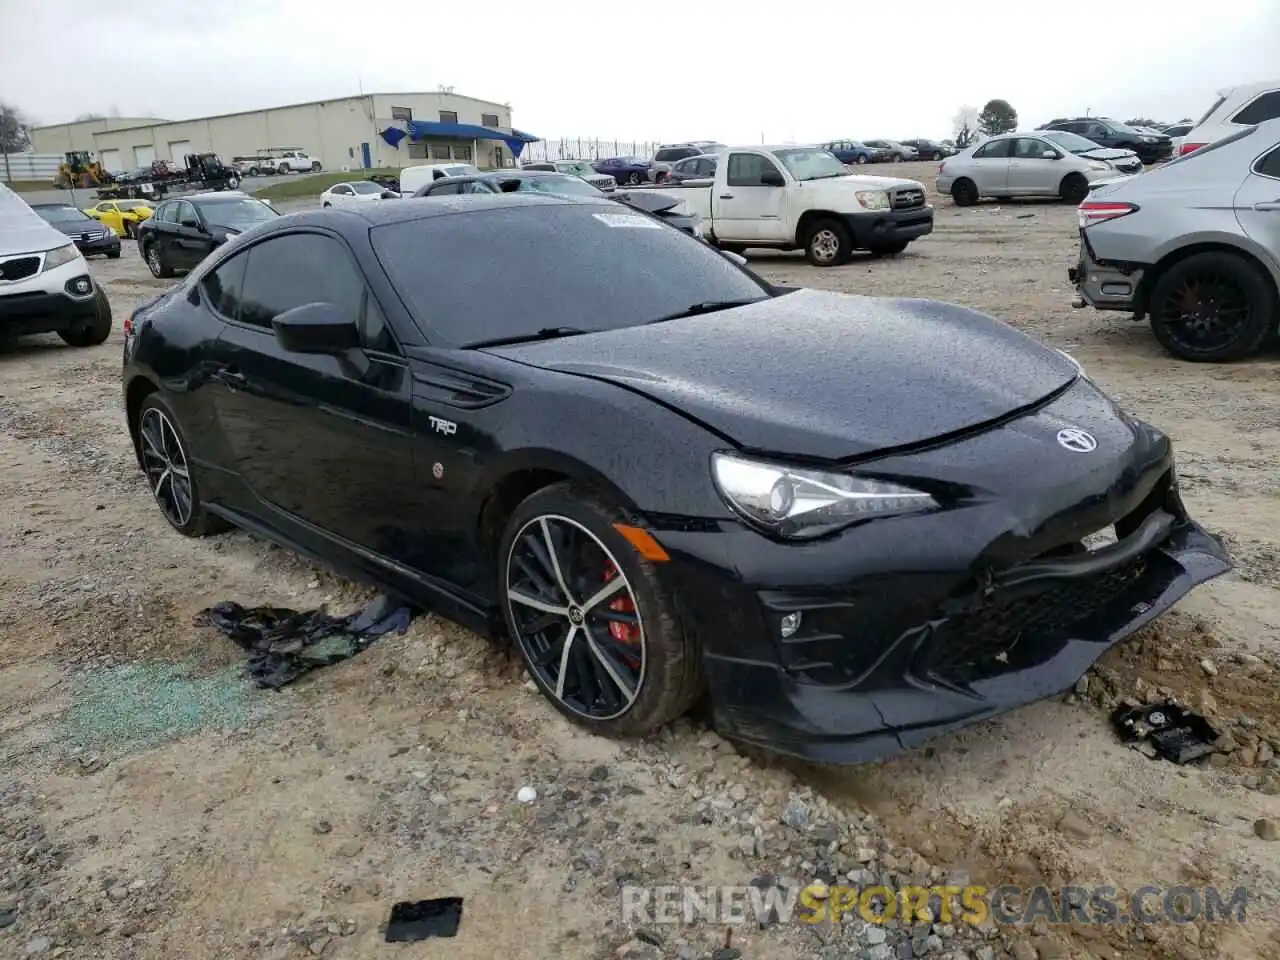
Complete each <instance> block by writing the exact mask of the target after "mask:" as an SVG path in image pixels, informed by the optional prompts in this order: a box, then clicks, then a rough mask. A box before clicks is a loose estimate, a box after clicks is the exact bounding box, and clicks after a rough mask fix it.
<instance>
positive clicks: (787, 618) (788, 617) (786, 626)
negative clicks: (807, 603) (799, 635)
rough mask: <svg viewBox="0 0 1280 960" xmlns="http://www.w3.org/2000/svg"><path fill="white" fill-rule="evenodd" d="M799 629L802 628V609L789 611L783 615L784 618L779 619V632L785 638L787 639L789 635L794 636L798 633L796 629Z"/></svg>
mask: <svg viewBox="0 0 1280 960" xmlns="http://www.w3.org/2000/svg"><path fill="white" fill-rule="evenodd" d="M799 629H800V611H799V610H797V611H796V612H794V613H788V614H785V615H783V617H782V619H781V620H779V621H778V633H780V634H781V635H782V639H783V640H786V639H788V638H789V637H794V636H795V635H796V631H797V630H799Z"/></svg>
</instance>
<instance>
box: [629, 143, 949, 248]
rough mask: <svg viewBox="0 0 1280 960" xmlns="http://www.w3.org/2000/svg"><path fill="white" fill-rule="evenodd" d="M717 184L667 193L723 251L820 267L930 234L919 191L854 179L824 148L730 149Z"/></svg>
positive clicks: (895, 182) (929, 213)
mask: <svg viewBox="0 0 1280 960" xmlns="http://www.w3.org/2000/svg"><path fill="white" fill-rule="evenodd" d="M717 160H718V162H717V164H716V172H715V177H714V179H709V180H686V181H684V182H683V183H681V184H679V185H677V186H672V187H655V188H653V189H661V190H672V191H676V192H677V193H678V194H679V195H680V196H681V198H682V199H683V200H684V201H685V206H686V208H687V210H688V212H689V213H694V214H697V215H699V216H700V217H701V218H702V221H703V224H702V226H703V230H704V231H705V232H706V237H707V239H708V240H710V241H711V242H713V243H714V244H715V245H716V246H718V247H720V248H721V249H722V250H729V251H732V252H735V253H740V252H741V251H742V250H744V249H746V248H748V247H771V248H774V249H777V250H804V252H805V256H806V257H808V259H809V262H810V263H812V264H814V265H815V266H819V267H830V266H836V265H838V264H841V263H846V262H847V261H848V260H849V257H850V255H851V254H852V253H853V251H855V250H870V251H871V252H872V253H876V254H881V255H892V254H896V253H901V252H902V251H903V250H905V249H906V248H907V244H908V243H910V242H911V241H912V240H917V239H919V238H920V237H923V236H924V235H925V234H927V233H931V232H932V231H933V208H932V207H931V206H929V203H928V198H927V195H926V194H925V189H924V185H923V184H921V183H918V182H917V181H915V180H901V179H898V178H897V177H868V176H863V175H862V174H853V173H850V172H849V169H848V168H847V167H846V166H845V165H844V164H843V163H841V162H840V161H839V160H837V159H836V158H835V156H834V155H833V154H831V153H829V152H828V151H826V150H824V149H823V148H821V147H802V146H777V147H730V148H728V149H727V150H725V151H723V152H722V153H720V154H719V156H718V158H717Z"/></svg>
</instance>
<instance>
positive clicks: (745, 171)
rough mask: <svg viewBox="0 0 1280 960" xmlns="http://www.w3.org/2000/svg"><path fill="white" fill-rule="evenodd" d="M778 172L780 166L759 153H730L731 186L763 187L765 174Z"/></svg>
mask: <svg viewBox="0 0 1280 960" xmlns="http://www.w3.org/2000/svg"><path fill="white" fill-rule="evenodd" d="M777 172H778V168H777V167H775V166H774V165H773V163H772V161H770V160H769V159H768V158H767V157H762V156H760V155H759V154H758V153H731V154H729V171H728V182H729V186H731V187H763V186H764V183H763V182H762V180H763V178H764V175H765V174H766V173H777Z"/></svg>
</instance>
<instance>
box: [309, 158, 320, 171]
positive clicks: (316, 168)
mask: <svg viewBox="0 0 1280 960" xmlns="http://www.w3.org/2000/svg"><path fill="white" fill-rule="evenodd" d="M311 172H312V173H319V172H320V161H319V160H317V161H315V163H313V164H311Z"/></svg>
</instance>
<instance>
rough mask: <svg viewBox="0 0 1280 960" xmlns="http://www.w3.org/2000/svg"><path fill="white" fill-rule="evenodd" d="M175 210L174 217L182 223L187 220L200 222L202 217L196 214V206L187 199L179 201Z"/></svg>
mask: <svg viewBox="0 0 1280 960" xmlns="http://www.w3.org/2000/svg"><path fill="white" fill-rule="evenodd" d="M174 210H175V214H174V218H173V219H174V220H176V221H177V222H178V223H182V222H183V221H185V220H195V221H196V222H197V223H199V222H200V218H199V217H198V216H197V215H196V208H195V207H193V206H192V205H191V204H190V203H188V202H187V201H186V200H183V201H181V202H179V203H177V204H176V205H175V207H174Z"/></svg>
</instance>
